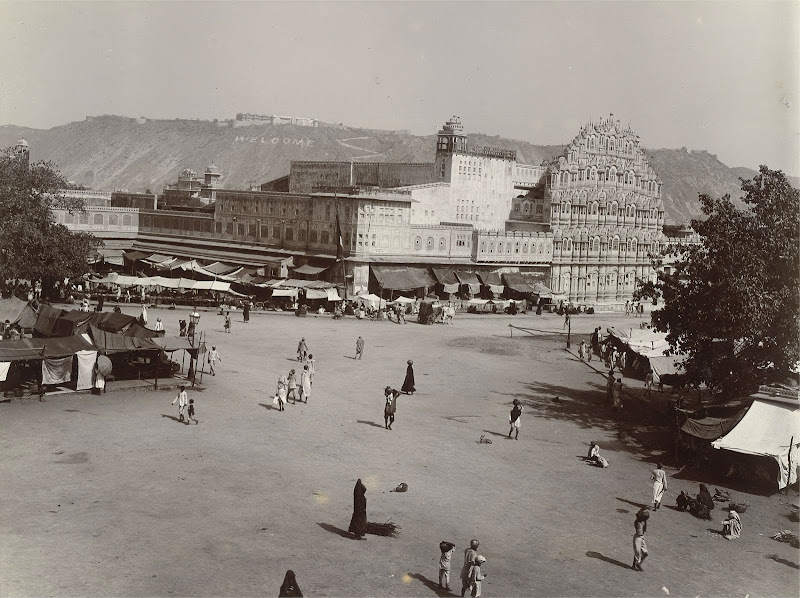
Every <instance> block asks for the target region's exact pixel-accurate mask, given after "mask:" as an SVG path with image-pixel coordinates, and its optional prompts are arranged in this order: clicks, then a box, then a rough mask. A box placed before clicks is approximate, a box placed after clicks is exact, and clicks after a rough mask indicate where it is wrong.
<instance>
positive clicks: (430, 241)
mask: <svg viewBox="0 0 800 598" xmlns="http://www.w3.org/2000/svg"><path fill="white" fill-rule="evenodd" d="M425 246H426V247H427V249H428V251H433V237H428V238H427V239H426V240H425Z"/></svg>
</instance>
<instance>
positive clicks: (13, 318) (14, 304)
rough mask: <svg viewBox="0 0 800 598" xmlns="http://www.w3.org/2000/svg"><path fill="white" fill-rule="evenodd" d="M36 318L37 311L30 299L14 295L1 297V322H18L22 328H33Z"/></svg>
mask: <svg viewBox="0 0 800 598" xmlns="http://www.w3.org/2000/svg"><path fill="white" fill-rule="evenodd" d="M36 319H37V316H36V312H35V311H34V310H33V308H32V307H31V304H30V303H29V302H28V301H23V300H22V299H19V298H17V297H14V296H11V297H9V298H8V299H0V322H8V323H9V324H16V325H18V326H19V327H20V328H33V327H34V326H35V325H36Z"/></svg>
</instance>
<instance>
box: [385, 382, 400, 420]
mask: <svg viewBox="0 0 800 598" xmlns="http://www.w3.org/2000/svg"><path fill="white" fill-rule="evenodd" d="M383 394H384V396H385V398H386V403H385V405H384V407H383V421H384V425H385V427H386V429H387V430H391V429H392V424H393V423H394V414H395V411H397V397H399V396H400V392H399V391H396V390H395V389H393V388H392V387H391V386H387V387H386V388H385V389H384V390H383Z"/></svg>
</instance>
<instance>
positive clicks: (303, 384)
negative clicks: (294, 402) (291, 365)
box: [300, 365, 311, 403]
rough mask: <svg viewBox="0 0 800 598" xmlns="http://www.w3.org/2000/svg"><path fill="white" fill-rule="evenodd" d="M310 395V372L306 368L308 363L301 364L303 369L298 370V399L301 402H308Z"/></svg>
mask: <svg viewBox="0 0 800 598" xmlns="http://www.w3.org/2000/svg"><path fill="white" fill-rule="evenodd" d="M310 396H311V372H310V371H309V370H308V365H304V366H303V371H302V372H300V400H301V401H302V402H303V403H308V397H310Z"/></svg>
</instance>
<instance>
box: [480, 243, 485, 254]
mask: <svg viewBox="0 0 800 598" xmlns="http://www.w3.org/2000/svg"><path fill="white" fill-rule="evenodd" d="M481 253H486V241H481Z"/></svg>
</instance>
